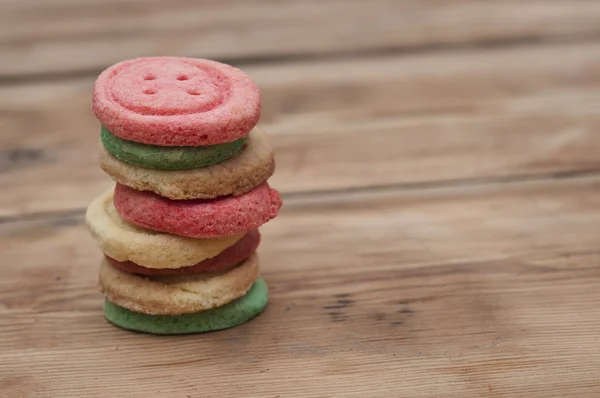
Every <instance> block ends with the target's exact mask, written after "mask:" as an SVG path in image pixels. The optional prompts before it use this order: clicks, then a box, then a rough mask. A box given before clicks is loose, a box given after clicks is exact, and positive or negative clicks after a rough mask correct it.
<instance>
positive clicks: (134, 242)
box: [85, 189, 244, 269]
mask: <svg viewBox="0 0 600 398" xmlns="http://www.w3.org/2000/svg"><path fill="white" fill-rule="evenodd" d="M113 194H114V189H109V190H107V191H105V192H104V193H103V194H101V195H100V196H98V197H97V198H95V199H94V200H93V201H92V202H91V203H90V205H89V206H88V208H87V211H86V215H85V220H86V224H87V226H88V229H89V230H90V232H91V234H92V236H93V237H94V238H95V239H96V241H97V242H98V243H99V245H100V248H101V249H102V252H104V254H106V255H107V256H109V257H111V258H113V259H115V260H117V261H132V262H134V263H136V264H139V265H141V266H144V267H147V268H161V269H162V268H181V267H188V266H192V265H195V264H198V263H200V262H202V261H204V260H206V259H209V258H213V257H215V256H216V255H218V254H219V253H221V252H222V251H224V250H226V249H227V248H228V247H230V246H232V245H234V244H235V243H236V242H238V241H239V240H240V239H242V237H243V236H244V234H243V233H240V234H238V235H234V236H224V237H220V238H215V239H191V238H185V237H182V236H175V235H171V234H165V233H160V232H156V231H152V230H147V229H144V228H140V227H137V226H135V225H133V224H130V223H128V222H126V221H125V220H123V218H121V216H119V214H118V213H117V211H116V209H115V207H114V204H113Z"/></svg>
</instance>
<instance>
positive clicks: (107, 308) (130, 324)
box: [104, 278, 268, 334]
mask: <svg viewBox="0 0 600 398" xmlns="http://www.w3.org/2000/svg"><path fill="white" fill-rule="evenodd" d="M267 299H268V288H267V284H266V283H265V281H264V280H263V279H262V278H259V279H258V280H257V281H256V282H255V283H254V285H252V287H251V288H250V291H248V293H246V295H245V296H243V297H240V298H239V299H237V300H234V301H232V302H231V303H229V304H225V305H224V306H222V307H218V308H213V309H211V310H207V311H201V312H196V313H193V314H183V315H148V314H142V313H139V312H133V311H130V310H128V309H126V308H123V307H119V306H118V305H116V304H113V303H111V302H110V301H108V300H106V301H105V302H104V315H105V316H106V319H107V320H108V321H109V322H111V323H112V324H114V325H116V326H119V327H121V328H123V329H128V330H135V331H138V332H145V333H152V334H187V333H203V332H212V331H215V330H221V329H228V328H232V327H234V326H238V325H241V324H242V323H245V322H247V321H249V320H250V319H252V318H254V317H255V316H257V315H258V314H260V313H261V312H262V311H263V310H264V309H265V307H266V306H267Z"/></svg>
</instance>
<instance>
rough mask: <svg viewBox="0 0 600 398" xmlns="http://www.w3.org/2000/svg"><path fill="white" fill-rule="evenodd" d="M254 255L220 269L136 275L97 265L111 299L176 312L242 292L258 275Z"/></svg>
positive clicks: (208, 305)
mask: <svg viewBox="0 0 600 398" xmlns="http://www.w3.org/2000/svg"><path fill="white" fill-rule="evenodd" d="M259 273H260V270H259V265H258V255H257V254H256V253H255V254H252V255H251V256H250V257H249V258H248V259H247V260H246V261H244V262H243V263H242V264H241V265H239V266H237V267H235V268H232V269H229V270H226V271H221V272H211V273H200V274H194V275H172V276H153V277H148V276H140V275H136V274H130V273H127V272H123V271H121V270H119V269H117V268H115V267H113V266H112V265H111V264H110V263H109V262H108V261H107V260H106V259H103V260H102V264H101V266H100V286H101V287H102V291H103V292H104V293H105V294H106V297H107V298H108V300H109V301H111V302H112V303H115V304H117V305H119V306H121V307H124V308H127V309H129V310H131V311H135V312H141V313H144V314H153V315H179V314H188V313H192V312H199V311H204V310H209V309H211V308H217V307H221V306H223V305H225V304H227V303H229V302H231V301H233V300H235V299H237V298H239V297H242V296H243V295H245V294H246V292H247V291H248V290H250V288H251V287H252V284H253V283H254V282H255V281H256V280H257V279H258V277H259Z"/></svg>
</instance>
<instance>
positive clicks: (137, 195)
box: [113, 182, 282, 238]
mask: <svg viewBox="0 0 600 398" xmlns="http://www.w3.org/2000/svg"><path fill="white" fill-rule="evenodd" d="M113 201H114V205H115V208H116V209H117V212H118V213H119V214H120V215H121V217H123V218H124V219H125V220H126V221H129V222H130V223H132V224H136V225H139V226H141V227H145V228H148V229H153V230H156V231H162V232H167V233H170V234H174V235H180V236H188V237H192V238H216V237H219V236H226V235H235V234H239V233H243V232H245V231H249V230H251V229H255V228H258V227H259V226H261V225H263V224H264V223H266V222H267V221H269V220H270V219H272V218H274V217H275V216H276V215H277V213H278V212H279V208H280V207H281V205H282V202H281V197H280V196H279V192H277V191H276V190H275V189H272V188H271V187H270V186H269V184H268V183H266V182H264V183H263V184H262V185H259V186H258V187H256V188H254V189H253V190H251V191H249V192H246V193H245V194H243V195H240V196H225V197H221V198H217V199H211V200H201V199H196V200H172V199H168V198H165V197H162V196H158V195H156V194H155V193H152V192H149V191H136V190H134V189H131V188H129V187H127V186H125V185H121V184H117V186H116V188H115V195H114V199H113Z"/></svg>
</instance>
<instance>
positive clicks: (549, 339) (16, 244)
mask: <svg viewBox="0 0 600 398" xmlns="http://www.w3.org/2000/svg"><path fill="white" fill-rule="evenodd" d="M599 223H600V178H598V177H588V178H575V179H559V180H546V181H538V182H535V183H531V182H530V183H511V184H492V185H490V184H480V185H473V186H465V187H452V188H431V189H426V190H424V189H417V190H411V189H400V190H388V191H382V192H379V193H374V192H372V193H360V194H354V195H348V194H337V195H329V196H322V197H318V198H313V199H311V200H308V199H292V200H289V201H288V202H287V204H286V206H285V207H284V209H283V211H282V213H281V215H280V217H279V218H277V219H276V220H274V221H273V222H271V223H269V224H267V226H266V227H265V228H263V236H264V239H263V245H262V246H261V256H262V260H263V271H264V276H265V278H266V280H267V281H268V283H269V285H270V288H271V299H270V305H269V307H268V309H267V311H266V312H265V313H264V314H263V315H261V316H260V317H259V318H258V319H256V320H254V321H252V322H250V323H248V324H246V325H244V326H242V327H239V328H236V329H232V330H229V331H223V332H219V333H214V334H209V335H201V336H188V337H177V338H166V337H153V336H147V335H139V334H133V333H128V332H124V331H121V330H119V329H116V328H113V327H112V326H109V325H108V324H107V323H106V322H105V321H104V320H103V318H102V314H101V310H100V307H101V302H102V297H101V295H100V293H99V292H98V290H97V276H96V274H97V263H98V260H99V258H100V253H99V251H98V249H97V248H96V247H95V244H94V243H93V242H92V241H91V238H89V237H88V235H87V231H86V230H85V228H84V226H83V224H82V216H81V215H80V214H75V215H73V216H70V217H54V216H50V217H47V218H44V219H37V220H33V221H19V222H11V223H3V224H0V239H1V240H2V242H3V243H5V244H4V245H3V246H2V249H1V252H0V255H1V256H2V259H3V266H2V267H0V276H1V277H0V303H1V304H0V331H1V333H2V339H0V386H1V388H0V391H2V394H5V395H2V396H7V397H8V396H10V397H15V396H25V397H46V396H52V397H55V396H61V397H76V396H77V397H80V396H86V397H106V396H128V397H132V398H135V397H148V396H173V397H180V396H181V397H184V396H193V397H196V396H202V395H204V392H206V391H210V392H211V396H244V397H277V396H279V397H291V396H293V397H309V396H310V397H316V396H343V397H365V396H369V397H389V396H394V397H395V396H407V395H410V396H411V397H433V396H490V397H494V396H510V397H544V398H547V397H565V396H582V397H583V396H590V397H591V396H597V395H598V394H600V383H598V379H597V375H598V369H599V366H600V362H599V360H598V358H599V357H600V356H599V354H600V342H599V340H598V339H597V331H598V328H599V327H600V309H599V307H598V305H597V303H598V300H600V296H599V293H598V292H599V291H598V289H597V286H598V283H600V267H599V266H600V254H599V251H598V241H599V239H600V233H599V232H598V228H597V225H598V224H599ZM0 395H1V394H0Z"/></svg>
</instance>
